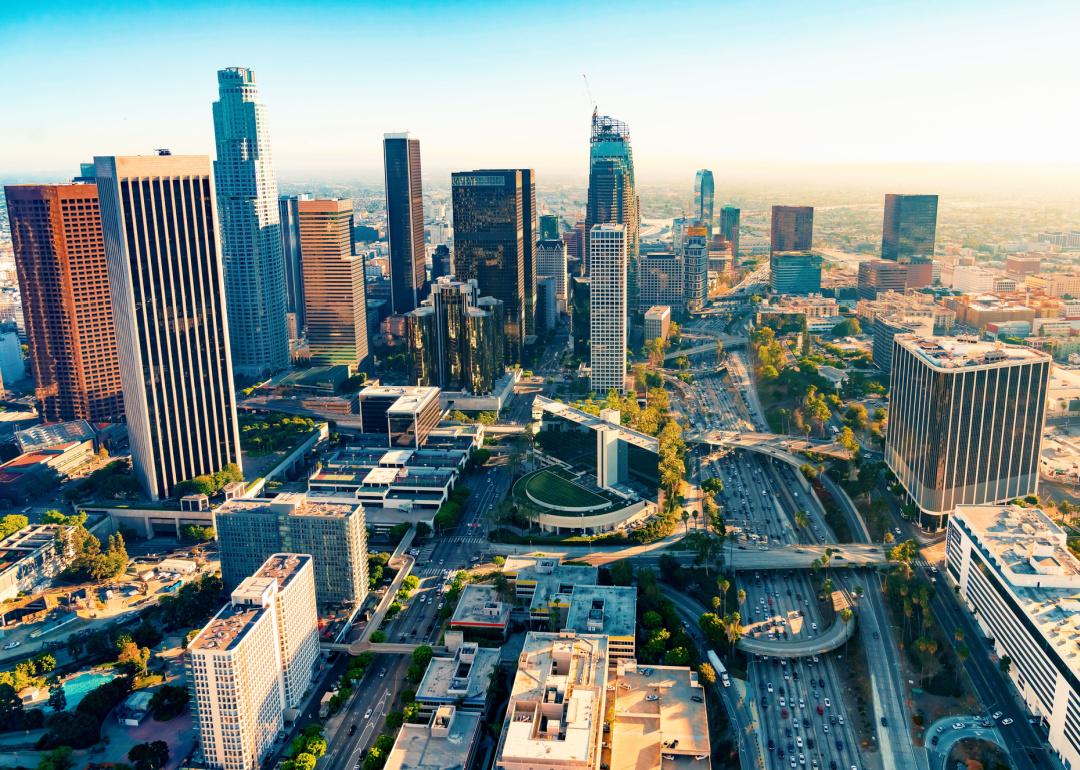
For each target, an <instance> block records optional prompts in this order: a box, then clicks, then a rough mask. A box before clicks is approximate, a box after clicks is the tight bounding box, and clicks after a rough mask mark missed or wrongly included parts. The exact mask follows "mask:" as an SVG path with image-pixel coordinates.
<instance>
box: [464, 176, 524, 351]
mask: <svg viewBox="0 0 1080 770" xmlns="http://www.w3.org/2000/svg"><path fill="white" fill-rule="evenodd" d="M451 187H452V195H453V205H454V269H455V270H456V272H457V276H456V277H457V278H458V280H461V281H468V280H475V281H476V283H477V288H478V290H479V293H480V294H482V295H484V296H489V297H494V298H495V299H498V300H502V303H503V308H504V312H505V321H506V361H507V363H508V364H516V363H520V362H521V360H522V355H523V345H524V342H525V335H526V334H528V333H529V330H530V329H531V323H530V322H528V321H527V320H526V313H527V310H532V309H534V302H535V273H536V265H535V262H534V261H533V260H532V258H531V256H529V257H528V264H526V260H527V257H526V248H525V235H526V234H527V233H528V234H531V233H532V232H533V228H532V225H531V224H530V222H531V212H532V211H533V210H535V206H534V205H533V203H532V202H530V198H532V196H534V195H535V188H534V187H533V180H532V173H531V172H530V171H529V170H528V169H501V170H481V171H458V172H455V173H454V174H453V175H452V182H451ZM533 200H534V198H533ZM528 254H530V255H531V254H532V248H531V246H530V249H529V250H528ZM530 268H531V272H532V275H533V278H532V283H531V284H530V282H529V278H528V273H529V272H530ZM529 291H532V292H533V298H532V299H530V300H529V301H528V303H527V301H526V294H527V292H529Z"/></svg>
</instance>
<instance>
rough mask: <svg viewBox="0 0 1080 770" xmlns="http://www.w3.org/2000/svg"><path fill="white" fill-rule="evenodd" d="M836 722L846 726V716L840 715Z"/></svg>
mask: <svg viewBox="0 0 1080 770" xmlns="http://www.w3.org/2000/svg"><path fill="white" fill-rule="evenodd" d="M836 721H837V722H839V723H840V724H844V715H843V714H841V715H839V716H838V717H837V718H836Z"/></svg>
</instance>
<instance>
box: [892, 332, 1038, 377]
mask: <svg viewBox="0 0 1080 770" xmlns="http://www.w3.org/2000/svg"><path fill="white" fill-rule="evenodd" d="M894 339H895V340H896V341H897V342H898V343H899V344H900V345H903V346H904V347H905V348H907V349H908V350H910V351H911V352H912V353H914V354H915V355H917V356H919V357H920V358H921V359H923V361H924V362H925V363H927V364H928V365H930V366H933V367H934V368H936V369H960V368H971V367H997V366H1015V365H1018V364H1025V363H1035V362H1038V361H1049V360H1050V356H1048V355H1047V354H1046V353H1042V352H1040V351H1037V350H1032V349H1031V348H1026V347H1020V346H1017V345H1004V344H1002V343H1000V342H983V341H981V340H979V339H978V338H976V337H917V336H915V335H913V334H898V335H897V336H896V337H895V338H894Z"/></svg>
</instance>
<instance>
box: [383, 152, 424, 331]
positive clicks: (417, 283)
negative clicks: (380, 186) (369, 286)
mask: <svg viewBox="0 0 1080 770" xmlns="http://www.w3.org/2000/svg"><path fill="white" fill-rule="evenodd" d="M383 162H384V169H385V173H386V235H387V241H388V242H389V246H390V306H391V310H392V311H393V312H394V313H408V312H409V311H410V310H412V309H414V308H415V307H416V306H417V305H419V304H420V303H421V302H422V301H423V300H424V298H425V297H427V294H428V284H427V271H426V268H425V266H424V197H423V187H422V186H421V184H420V140H419V139H410V138H409V135H408V134H386V136H385V137H384V138H383Z"/></svg>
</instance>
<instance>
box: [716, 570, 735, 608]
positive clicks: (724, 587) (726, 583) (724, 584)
mask: <svg viewBox="0 0 1080 770" xmlns="http://www.w3.org/2000/svg"><path fill="white" fill-rule="evenodd" d="M716 585H717V587H718V588H719V589H720V596H721V597H723V599H722V601H723V603H724V613H726V612H727V592H728V589H729V588H731V581H730V580H728V579H727V578H720V580H719V581H718V582H717V584H716Z"/></svg>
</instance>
